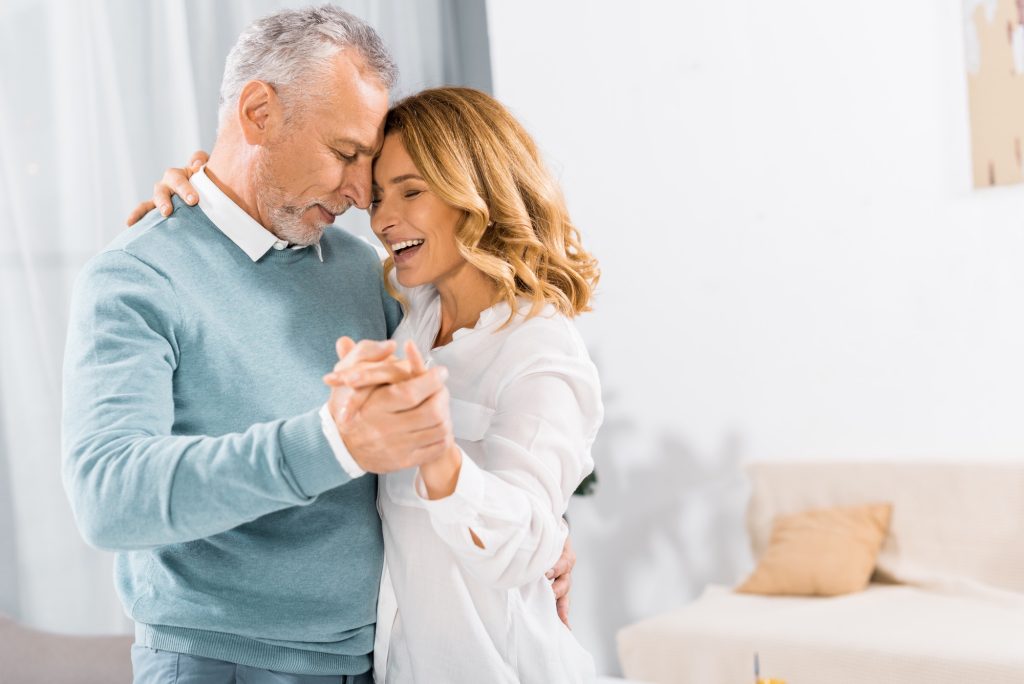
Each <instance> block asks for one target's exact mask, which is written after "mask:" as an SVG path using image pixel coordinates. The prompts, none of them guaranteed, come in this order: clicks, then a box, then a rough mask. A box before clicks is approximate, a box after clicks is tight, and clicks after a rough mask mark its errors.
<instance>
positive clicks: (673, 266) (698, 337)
mask: <svg viewBox="0 0 1024 684" xmlns="http://www.w3.org/2000/svg"><path fill="white" fill-rule="evenodd" d="M488 11H489V18H488V19H489V28H490V37H491V49H492V62H493V68H494V85H495V90H496V94H497V96H498V97H499V98H500V99H502V100H503V101H504V102H505V103H506V104H508V105H509V106H510V107H511V108H512V110H513V111H514V112H515V113H516V114H517V115H518V116H519V117H520V118H521V119H522V120H523V121H524V122H525V123H526V124H527V126H528V128H529V129H530V130H531V131H532V132H533V133H534V135H535V136H536V137H537V139H538V141H539V143H540V145H541V146H542V148H543V149H544V150H545V151H546V153H547V155H548V159H549V161H550V162H551V164H552V165H553V166H554V167H555V168H556V169H557V170H558V172H559V174H560V176H561V179H562V182H563V184H564V188H565V190H566V194H567V196H568V199H569V202H570V207H571V209H572V211H573V214H574V217H575V219H576V221H577V223H578V225H579V226H580V227H581V229H582V231H583V236H584V241H585V243H586V244H588V245H589V246H590V248H592V250H593V251H594V252H595V253H596V254H597V256H598V257H599V258H600V259H601V261H602V264H603V269H604V278H603V280H602V285H601V293H600V296H599V298H598V301H597V306H596V312H595V313H593V314H590V315H588V316H586V317H584V318H583V319H582V320H581V322H580V325H581V328H582V329H583V331H584V334H585V336H586V338H587V340H588V343H589V344H590V346H591V349H592V351H593V352H594V353H595V355H596V357H597V358H598V361H599V364H600V366H601V368H602V371H603V380H604V383H605V387H606V391H607V392H608V394H609V397H608V423H607V427H606V429H605V431H604V432H603V433H602V436H601V437H600V443H599V445H598V448H597V456H598V470H599V475H600V476H601V480H602V481H601V489H600V491H599V493H598V494H597V496H595V497H594V498H592V499H590V500H585V501H577V502H574V504H573V508H572V509H571V513H572V516H573V522H574V527H575V533H574V541H575V543H576V546H577V548H578V552H579V556H580V565H579V568H578V570H577V572H576V587H575V590H574V601H575V603H574V608H573V616H574V620H573V621H574V626H575V628H576V631H577V634H578V635H579V637H580V639H581V640H582V641H583V642H584V643H585V644H586V645H587V646H588V647H590V648H591V649H592V650H593V651H594V652H595V653H596V655H597V657H598V661H599V665H600V666H601V668H602V669H605V670H607V671H616V670H617V669H618V665H617V663H616V662H615V657H614V645H613V633H614V631H615V629H617V628H618V627H619V626H621V625H622V624H624V623H626V622H629V621H631V620H635V619H638V618H640V617H643V616H646V615H650V614H653V613H656V612H658V611H661V610H665V609H667V608H671V607H674V606H677V605H681V604H683V603H684V602H685V601H686V600H688V599H689V598H691V597H692V596H693V595H694V594H695V593H696V592H698V591H699V590H700V589H701V587H702V586H703V585H704V584H705V583H706V582H708V581H725V582H730V581H733V580H734V579H735V578H736V577H738V576H739V575H740V574H742V573H743V572H745V570H746V569H747V567H748V564H749V559H748V558H747V555H746V551H745V545H744V544H745V542H744V540H743V537H742V533H741V527H740V524H741V516H742V506H743V496H744V485H743V483H742V478H741V477H740V476H739V474H738V472H739V464H740V463H741V462H743V461H749V460H760V459H911V458H941V459H978V460H1011V459H1016V460H1021V459H1022V458H1024V420H1021V418H1022V416H1024V318H1022V313H1024V307H1022V300H1024V268H1022V264H1024V187H1020V186H1018V187H1014V188H1006V189H997V190H984V191H975V190H972V189H971V187H970V156H969V155H970V151H969V147H968V137H969V130H968V120H967V103H966V80H965V71H964V69H965V67H964V38H963V30H964V29H963V23H962V10H961V5H960V2H959V0H943V1H942V2H936V1H935V0H904V1H902V2H897V3H893V2H882V1H881V0H869V1H867V2H860V3H850V2H843V3H840V2H835V1H828V2H820V1H818V2H814V1H812V0H803V1H800V0H786V1H785V2H781V3H763V2H756V1H754V0H738V1H736V2H711V1H705V2H694V1H692V0H690V1H680V2H671V3H669V2H637V3H622V2H611V1H610V0H560V2H555V3H551V2H542V1H541V0H519V1H517V2H501V1H496V0H492V1H491V2H489V3H488Z"/></svg>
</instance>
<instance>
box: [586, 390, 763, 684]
mask: <svg viewBox="0 0 1024 684" xmlns="http://www.w3.org/2000/svg"><path fill="white" fill-rule="evenodd" d="M628 403H629V402H628V401H627V400H626V397H625V396H624V394H623V393H621V392H619V391H616V390H614V389H612V388H605V411H606V416H605V423H604V426H603V427H602V428H601V432H600V434H599V436H598V439H597V441H596V443H595V445H594V460H595V463H596V464H597V473H598V478H599V479H598V483H597V487H596V490H595V493H594V494H593V495H591V496H589V497H574V500H573V502H572V506H571V508H570V520H571V525H572V539H573V545H574V547H575V549H576V551H577V555H578V557H579V564H578V565H577V568H576V571H575V572H574V573H573V575H574V585H573V604H572V618H571V622H572V625H573V630H574V632H575V634H576V636H577V638H578V639H579V640H580V642H581V643H582V644H583V645H584V646H585V647H587V648H588V649H589V650H590V652H591V653H592V654H593V655H594V659H595V661H596V663H597V668H598V672H604V673H607V674H619V665H618V657H617V654H616V648H615V633H616V632H617V631H618V630H619V629H620V628H621V627H623V626H625V625H627V624H630V623H632V622H635V621H637V620H640V619H643V618H646V617H649V616H651V615H654V614H657V613H660V612H663V611H666V610H671V609H673V608H676V607H678V606H681V605H683V604H685V603H687V602H688V601H690V600H692V599H694V598H696V597H697V596H698V595H700V593H701V592H702V591H703V590H704V588H705V587H706V586H707V585H708V584H729V585H731V584H735V583H736V581H737V580H738V579H739V578H740V577H741V576H742V575H743V574H744V573H745V572H746V571H748V570H749V568H750V567H751V566H752V559H751V555H750V550H749V544H748V541H747V536H746V533H745V531H744V524H743V522H744V514H745V510H746V504H747V500H748V498H749V490H750V488H749V484H748V482H747V480H746V477H745V476H744V474H743V472H742V460H743V453H742V452H743V447H742V440H741V438H740V435H739V434H738V433H731V434H726V435H725V436H724V438H723V440H722V443H721V445H720V447H718V448H717V449H715V450H714V451H713V452H712V453H704V454H702V453H699V452H698V450H696V449H694V448H693V447H692V446H691V445H690V444H688V443H687V441H686V439H685V438H683V437H681V436H680V435H679V431H678V429H677V428H675V427H674V426H665V427H664V429H657V430H654V431H652V430H646V431H645V430H643V429H641V427H640V425H639V423H638V422H637V421H635V420H634V419H633V418H632V417H631V416H630V415H629V412H628V410H627V406H628ZM684 424H685V423H684Z"/></svg>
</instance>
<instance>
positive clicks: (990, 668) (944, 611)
mask: <svg viewBox="0 0 1024 684" xmlns="http://www.w3.org/2000/svg"><path fill="white" fill-rule="evenodd" d="M1022 644H1024V597H1022V596H1019V595H1011V594H1010V593H1009V592H1004V593H1003V594H997V593H992V594H991V595H988V596H984V597H981V596H962V595H958V594H953V593H938V592H934V591H924V590H921V589H918V588H916V587H904V586H889V585H877V584H872V585H870V586H869V587H868V589H867V590H866V591H863V592H859V593H856V594H848V595H846V596H837V597H834V598H822V597H815V598H804V597H783V596H752V595H749V594H737V593H735V592H733V591H731V590H730V589H728V588H727V587H710V588H708V589H707V590H706V591H705V593H704V595H703V596H701V598H700V599H698V600H697V601H695V602H694V603H691V604H690V605H688V606H685V607H683V608H680V609H677V610H675V611H672V612H668V613H664V614H662V615H658V616H656V617H653V618H650V619H648V620H644V621H642V622H638V623H636V624H634V625H630V626H629V627H626V628H624V629H622V630H621V631H620V632H619V634H618V646H619V659H620V661H621V663H622V668H623V671H624V672H625V676H627V677H629V678H631V679H638V680H641V681H650V682H658V683H659V684H671V683H678V684H693V683H696V682H700V684H725V683H726V682H747V681H751V680H752V679H753V674H752V673H753V656H754V653H755V652H757V653H759V654H760V658H761V672H762V675H763V676H766V677H779V678H782V679H785V680H786V681H787V682H788V684H821V683H822V682H828V684H866V683H867V682H871V684H896V683H899V684H924V683H927V684H963V683H964V682H979V683H980V682H984V683H985V684H1020V683H1021V682H1024V648H1021V645H1022Z"/></svg>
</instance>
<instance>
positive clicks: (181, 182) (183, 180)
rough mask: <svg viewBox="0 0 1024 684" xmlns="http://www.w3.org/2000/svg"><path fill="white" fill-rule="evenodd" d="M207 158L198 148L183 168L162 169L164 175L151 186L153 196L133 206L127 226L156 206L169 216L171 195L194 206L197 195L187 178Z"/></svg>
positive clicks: (197, 198) (137, 220) (208, 156)
mask: <svg viewBox="0 0 1024 684" xmlns="http://www.w3.org/2000/svg"><path fill="white" fill-rule="evenodd" d="M209 159H210V155H208V154H207V153H206V152H204V151H203V150H198V151H196V152H195V153H194V154H193V155H192V158H191V159H189V160H188V164H187V165H186V166H185V167H184V168H178V167H173V166H172V167H171V168H169V169H167V170H166V171H164V177H163V178H161V179H160V180H159V181H157V183H156V184H155V185H154V186H153V197H152V198H150V199H148V200H146V201H145V202H142V203H141V204H140V205H139V206H137V207H135V209H134V210H133V211H132V213H131V214H129V215H128V220H127V221H125V223H127V224H128V225H129V226H133V225H135V224H136V223H138V222H139V220H140V219H142V217H143V216H145V215H146V214H148V213H149V212H150V211H152V210H153V209H154V208H156V207H159V208H160V213H161V214H163V215H164V216H170V215H171V210H172V208H173V207H172V204H171V195H177V196H178V197H181V198H182V199H184V200H185V202H186V203H188V204H189V205H192V206H195V204H196V203H197V202H199V195H198V193H196V189H195V188H194V187H192V183H190V182H189V180H188V179H189V178H191V177H192V174H193V173H195V172H196V171H198V170H199V168H200V167H202V165H203V164H205V163H206V162H207V161H209Z"/></svg>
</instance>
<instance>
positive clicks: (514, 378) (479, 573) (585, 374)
mask: <svg viewBox="0 0 1024 684" xmlns="http://www.w3.org/2000/svg"><path fill="white" fill-rule="evenodd" d="M531 343H532V344H531ZM510 345H511V346H512V348H513V349H514V350H516V351H517V353H518V351H520V350H522V349H524V348H533V349H534V350H535V353H534V354H533V355H532V357H531V358H529V359H528V360H527V361H526V362H525V363H520V364H519V365H518V367H516V366H512V367H511V368H512V371H511V372H510V373H509V374H508V375H507V376H506V377H507V379H506V381H505V382H504V383H503V384H502V387H501V389H500V390H499V392H498V396H497V400H496V410H495V414H494V416H493V418H492V420H491V423H490V427H489V428H488V430H487V432H486V434H485V436H484V438H483V452H484V455H483V458H482V459H481V463H482V465H479V464H477V463H476V462H474V460H473V459H471V458H469V457H468V456H467V455H466V454H465V453H463V458H462V467H461V470H460V472H459V477H458V482H457V484H456V487H455V491H454V492H453V493H452V494H451V495H450V496H448V497H446V498H444V499H438V500H429V499H428V498H427V497H426V490H425V487H424V485H423V482H422V479H421V478H420V477H419V476H417V478H416V490H417V494H418V496H419V497H420V498H421V499H422V500H423V504H424V506H425V508H426V509H427V511H428V512H429V514H430V519H431V524H432V526H433V528H434V530H435V532H436V533H437V534H438V535H439V536H440V537H441V539H442V540H443V541H444V542H445V543H446V544H447V545H448V546H449V547H450V548H451V549H452V551H453V552H454V553H455V555H456V557H457V558H458V559H459V562H460V564H461V565H462V566H463V567H464V568H466V570H467V571H469V572H470V573H471V574H473V575H474V576H475V577H477V578H478V579H479V580H481V581H483V582H486V583H487V584H490V585H492V586H496V587H502V588H512V587H517V586H521V585H523V584H526V583H529V582H532V581H534V580H536V579H538V578H540V577H542V576H543V575H544V573H545V572H546V571H547V570H548V569H549V568H551V566H552V565H554V563H555V561H556V560H557V559H558V557H559V555H560V554H561V552H562V546H563V545H564V544H565V538H566V535H567V534H568V528H567V526H566V524H565V521H564V519H563V518H562V516H563V514H564V513H565V510H566V508H567V507H568V503H569V497H570V496H572V493H573V491H575V489H576V487H577V486H578V485H579V483H580V482H581V481H582V480H583V478H585V477H586V476H587V475H588V474H589V473H590V472H591V471H592V470H593V466H594V463H593V459H592V457H591V453H590V451H591V445H592V444H593V441H594V437H595V436H596V433H597V429H598V427H599V426H600V424H601V419H602V416H603V408H602V405H601V390H600V385H599V382H598V378H597V370H596V369H595V367H594V365H593V363H591V361H590V359H589V357H588V356H587V354H586V350H585V349H584V348H583V345H582V342H578V338H577V339H576V345H575V348H574V349H572V350H571V352H569V353H567V352H566V351H565V350H561V352H560V351H559V350H557V349H556V350H554V351H552V349H551V347H550V345H546V344H543V343H541V342H540V341H539V340H513V339H512V338H510V339H509V344H508V345H506V346H510ZM500 361H501V359H500V358H499V362H500ZM470 530H472V531H473V533H475V534H476V536H477V537H478V538H479V539H480V541H481V542H482V543H483V547H484V548H480V547H478V546H477V545H476V544H475V543H474V541H473V539H472V536H471V534H470Z"/></svg>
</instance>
